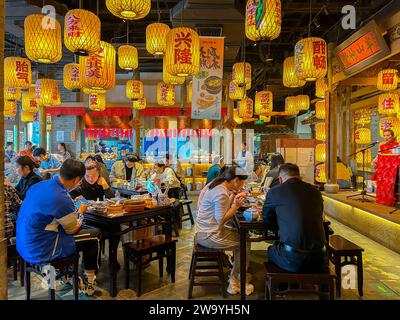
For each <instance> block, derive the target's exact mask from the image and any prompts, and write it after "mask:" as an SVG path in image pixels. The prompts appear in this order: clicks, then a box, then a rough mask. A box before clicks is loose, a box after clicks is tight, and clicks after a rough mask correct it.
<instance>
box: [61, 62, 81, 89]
mask: <svg viewBox="0 0 400 320" xmlns="http://www.w3.org/2000/svg"><path fill="white" fill-rule="evenodd" d="M63 78H64V87H65V89H69V90H77V89H80V88H82V85H81V81H80V72H79V64H78V63H67V64H66V65H65V66H64V77H63Z"/></svg>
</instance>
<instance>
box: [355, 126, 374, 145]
mask: <svg viewBox="0 0 400 320" xmlns="http://www.w3.org/2000/svg"><path fill="white" fill-rule="evenodd" d="M354 136H355V140H356V143H357V144H369V143H371V130H370V129H368V128H358V129H357V130H356V132H355V134H354Z"/></svg>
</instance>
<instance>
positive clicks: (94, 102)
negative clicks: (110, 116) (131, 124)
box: [88, 93, 106, 111]
mask: <svg viewBox="0 0 400 320" xmlns="http://www.w3.org/2000/svg"><path fill="white" fill-rule="evenodd" d="M88 101H89V110H92V111H104V110H106V95H105V93H91V94H89V97H88Z"/></svg>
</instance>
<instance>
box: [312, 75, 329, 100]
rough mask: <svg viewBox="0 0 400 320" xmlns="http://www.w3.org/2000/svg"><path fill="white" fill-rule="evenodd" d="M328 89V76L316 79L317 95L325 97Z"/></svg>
mask: <svg viewBox="0 0 400 320" xmlns="http://www.w3.org/2000/svg"><path fill="white" fill-rule="evenodd" d="M326 91H328V84H327V83H326V78H320V79H317V80H316V81H315V96H316V97H317V98H321V99H324V98H325V92H326Z"/></svg>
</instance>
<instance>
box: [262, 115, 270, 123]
mask: <svg viewBox="0 0 400 320" xmlns="http://www.w3.org/2000/svg"><path fill="white" fill-rule="evenodd" d="M260 120H261V121H263V122H264V123H267V122H270V121H271V116H260Z"/></svg>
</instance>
